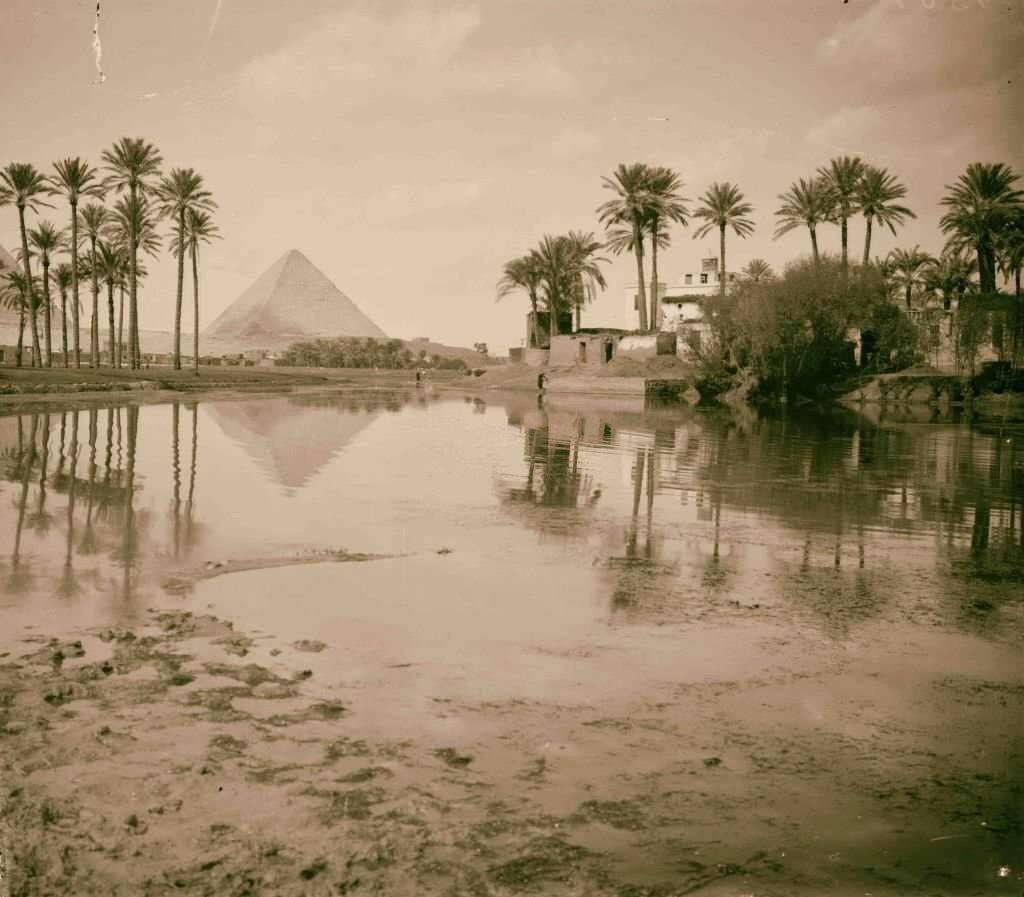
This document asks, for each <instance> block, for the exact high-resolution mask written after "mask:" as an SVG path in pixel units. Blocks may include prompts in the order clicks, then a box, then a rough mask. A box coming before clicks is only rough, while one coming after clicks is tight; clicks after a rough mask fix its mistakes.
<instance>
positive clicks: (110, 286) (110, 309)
mask: <svg viewBox="0 0 1024 897" xmlns="http://www.w3.org/2000/svg"><path fill="white" fill-rule="evenodd" d="M107 335H108V339H107V342H108V343H109V344H110V350H109V351H110V357H109V358H108V359H107V361H108V363H109V364H110V366H111V367H114V366H115V364H114V362H115V359H114V347H115V337H116V336H117V334H116V333H115V332H114V281H113V280H108V281H107Z"/></svg>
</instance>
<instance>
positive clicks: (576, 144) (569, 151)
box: [551, 128, 604, 159]
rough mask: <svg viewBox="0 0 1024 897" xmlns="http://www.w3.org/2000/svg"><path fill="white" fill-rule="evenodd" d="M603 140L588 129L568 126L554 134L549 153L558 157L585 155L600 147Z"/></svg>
mask: <svg viewBox="0 0 1024 897" xmlns="http://www.w3.org/2000/svg"><path fill="white" fill-rule="evenodd" d="M603 145H604V140H603V139H602V138H601V137H600V136H599V135H598V134H594V133H592V132H590V131H582V130H579V129H577V128H570V129H568V130H565V131H562V132H561V133H560V134H556V135H555V137H554V139H553V140H552V141H551V154H552V155H553V156H557V157H558V158H563V159H565V158H576V157H578V156H586V155H589V154H591V153H593V152H596V151H597V150H599V149H601V147H602V146H603Z"/></svg>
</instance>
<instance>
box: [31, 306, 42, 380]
mask: <svg viewBox="0 0 1024 897" xmlns="http://www.w3.org/2000/svg"><path fill="white" fill-rule="evenodd" d="M41 349H42V346H41V345H40V343H39V311H38V309H36V308H33V309H32V367H34V368H41V367H42V366H43V356H42V352H41Z"/></svg>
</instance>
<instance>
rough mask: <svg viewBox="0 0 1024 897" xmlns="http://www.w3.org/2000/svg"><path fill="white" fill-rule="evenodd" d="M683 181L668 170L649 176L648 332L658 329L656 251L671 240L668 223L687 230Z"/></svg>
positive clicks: (653, 172)
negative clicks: (649, 285) (649, 311)
mask: <svg viewBox="0 0 1024 897" xmlns="http://www.w3.org/2000/svg"><path fill="white" fill-rule="evenodd" d="M682 187H683V182H682V181H681V180H679V175H678V174H676V173H675V172H674V171H673V170H672V169H671V168H663V167H658V168H653V169H651V171H650V173H649V177H648V185H647V189H648V193H649V195H650V201H651V203H650V212H649V214H648V221H647V229H648V232H649V233H650V235H651V313H650V319H649V322H648V323H649V324H650V327H651V330H658V329H659V328H660V326H661V297H660V296H659V295H658V250H659V249H667V248H668V246H669V244H670V242H671V239H670V237H669V233H668V224H669V222H672V221H674V222H676V223H677V224H681V225H683V227H686V225H687V221H688V219H689V215H690V212H689V209H687V207H686V202H687V200H685V199H684V198H683V197H682V196H680V195H679V191H680V190H681V189H682Z"/></svg>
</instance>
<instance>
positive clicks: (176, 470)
mask: <svg viewBox="0 0 1024 897" xmlns="http://www.w3.org/2000/svg"><path fill="white" fill-rule="evenodd" d="M180 407H181V406H180V405H179V404H178V403H177V402H175V403H174V405H173V406H172V407H171V471H172V475H173V479H174V498H173V499H172V505H171V512H172V513H173V514H174V556H175V557H178V553H179V551H180V548H181V453H180V451H179V440H178V414H179V411H180Z"/></svg>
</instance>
